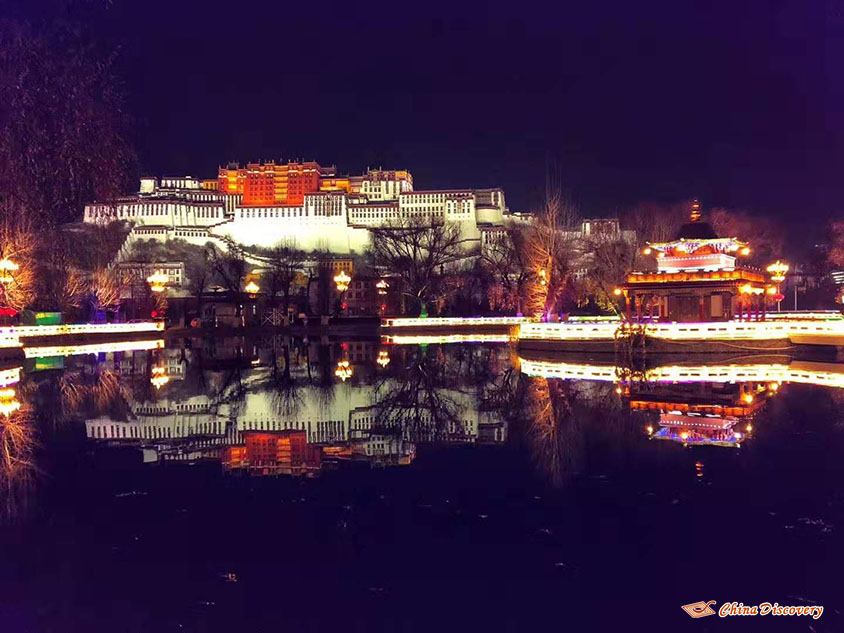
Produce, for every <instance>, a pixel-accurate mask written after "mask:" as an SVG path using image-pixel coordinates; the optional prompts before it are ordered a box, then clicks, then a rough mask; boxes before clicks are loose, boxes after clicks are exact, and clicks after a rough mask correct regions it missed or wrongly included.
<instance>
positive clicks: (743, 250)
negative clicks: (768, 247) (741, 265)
mask: <svg viewBox="0 0 844 633" xmlns="http://www.w3.org/2000/svg"><path fill="white" fill-rule="evenodd" d="M739 255H741V256H742V257H747V256H748V255H750V247H749V246H742V247H741V250H739Z"/></svg>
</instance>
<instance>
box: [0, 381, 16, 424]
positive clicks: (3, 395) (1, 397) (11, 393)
mask: <svg viewBox="0 0 844 633" xmlns="http://www.w3.org/2000/svg"><path fill="white" fill-rule="evenodd" d="M20 408H21V403H20V402H19V401H18V399H17V397H16V393H15V390H14V389H12V388H11V387H8V388H6V389H0V413H2V414H3V415H5V416H6V417H7V418H8V417H9V416H10V415H12V414H13V413H14V412H15V411H17V410H18V409H20Z"/></svg>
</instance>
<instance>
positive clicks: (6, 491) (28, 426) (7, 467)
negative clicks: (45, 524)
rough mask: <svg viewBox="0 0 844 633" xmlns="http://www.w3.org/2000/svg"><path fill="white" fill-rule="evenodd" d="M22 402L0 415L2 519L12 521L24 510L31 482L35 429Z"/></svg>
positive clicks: (29, 493)
mask: <svg viewBox="0 0 844 633" xmlns="http://www.w3.org/2000/svg"><path fill="white" fill-rule="evenodd" d="M34 428H35V427H34V420H33V417H32V411H31V409H30V407H29V406H28V404H26V402H23V403H21V407H20V408H19V409H17V410H16V411H14V412H12V413H10V414H8V415H5V414H0V490H2V492H0V495H2V517H3V518H4V519H14V518H16V517H17V516H18V515H19V514H20V513H22V512H23V511H25V510H26V508H27V507H28V504H29V499H30V497H31V493H32V488H33V485H34V481H35V472H36V467H35V448H36V439H35V430H34Z"/></svg>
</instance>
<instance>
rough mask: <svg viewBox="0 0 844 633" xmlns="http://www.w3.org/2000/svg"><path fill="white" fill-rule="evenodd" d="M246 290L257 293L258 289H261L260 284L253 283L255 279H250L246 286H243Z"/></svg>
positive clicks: (253, 293)
mask: <svg viewBox="0 0 844 633" xmlns="http://www.w3.org/2000/svg"><path fill="white" fill-rule="evenodd" d="M243 289H244V290H245V291H246V292H248V293H249V294H251V295H256V294H258V291H259V290H260V289H261V286H259V285H258V284H256V283H255V281H254V280H253V281H250V282H249V283H248V284H246V286H245V287H244V288H243Z"/></svg>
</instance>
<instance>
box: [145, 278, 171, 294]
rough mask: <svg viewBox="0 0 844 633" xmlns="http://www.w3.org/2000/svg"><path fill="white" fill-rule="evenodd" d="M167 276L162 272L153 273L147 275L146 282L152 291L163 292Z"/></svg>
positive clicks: (167, 279)
mask: <svg viewBox="0 0 844 633" xmlns="http://www.w3.org/2000/svg"><path fill="white" fill-rule="evenodd" d="M168 281H169V278H168V277H167V275H165V274H164V273H153V274H152V275H150V276H149V277H147V283H148V284H149V286H150V290H152V291H153V292H164V290H165V288H166V287H167V282H168Z"/></svg>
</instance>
